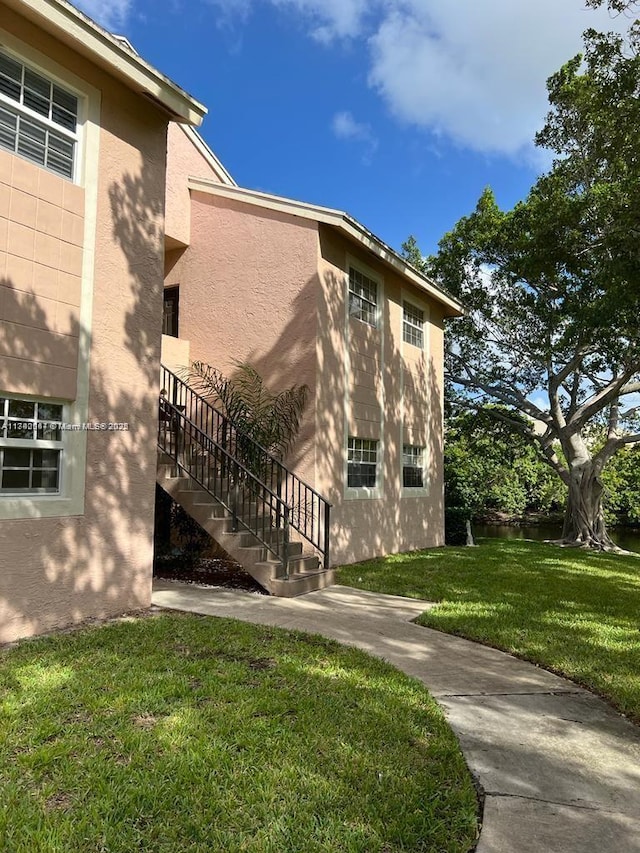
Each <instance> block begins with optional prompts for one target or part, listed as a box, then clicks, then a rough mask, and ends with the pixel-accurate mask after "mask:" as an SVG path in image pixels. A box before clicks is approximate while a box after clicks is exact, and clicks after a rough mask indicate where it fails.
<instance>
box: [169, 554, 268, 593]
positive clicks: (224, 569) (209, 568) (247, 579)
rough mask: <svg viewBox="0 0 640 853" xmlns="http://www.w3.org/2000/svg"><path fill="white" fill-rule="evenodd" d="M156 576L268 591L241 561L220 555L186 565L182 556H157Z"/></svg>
mask: <svg viewBox="0 0 640 853" xmlns="http://www.w3.org/2000/svg"><path fill="white" fill-rule="evenodd" d="M153 574H154V577H156V578H164V579H165V580H176V581H182V582H183V583H197V584H199V585H201V586H215V587H224V588H225V589H244V590H246V591H248V592H256V593H259V594H261V595H268V593H267V592H266V591H265V590H264V589H263V588H262V587H261V586H260V584H259V583H258V582H257V581H256V580H254V579H253V578H252V577H251V575H250V574H248V573H247V572H245V571H244V570H243V568H242V566H241V565H240V564H239V563H236V562H234V561H233V560H226V559H223V558H219V557H215V558H212V557H209V558H201V559H199V560H197V561H196V562H195V563H194V564H193V565H185V563H184V561H183V560H182V559H181V558H180V557H173V556H171V557H157V558H156V561H155V563H154V567H153Z"/></svg>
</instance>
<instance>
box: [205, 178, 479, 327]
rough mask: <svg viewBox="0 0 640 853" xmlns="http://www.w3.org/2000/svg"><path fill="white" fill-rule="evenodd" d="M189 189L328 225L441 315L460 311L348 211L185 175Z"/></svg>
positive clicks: (456, 302)
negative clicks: (405, 282)
mask: <svg viewBox="0 0 640 853" xmlns="http://www.w3.org/2000/svg"><path fill="white" fill-rule="evenodd" d="M189 189H190V190H192V191H194V192H202V193H207V194H208V195H215V196H219V197H220V198H227V199H231V200H233V201H237V202H242V203H244V204H249V205H253V206H254V207H262V208H266V209H268V210H274V211H277V212H280V213H286V214H288V215H289V216H299V217H300V218H302V219H311V220H313V221H315V222H321V223H323V224H324V225H329V226H331V227H332V228H335V229H336V230H337V231H339V232H340V233H341V234H342V235H343V236H345V237H348V238H349V239H350V240H351V241H352V242H355V243H359V244H360V245H361V246H363V247H364V248H366V249H367V250H368V251H370V252H371V253H372V254H373V255H375V256H376V257H377V258H378V259H379V260H381V261H383V262H384V263H385V264H386V265H387V266H389V267H391V269H393V270H394V272H397V273H399V274H400V275H402V276H404V278H406V279H407V280H408V281H410V282H411V284H413V285H414V286H415V287H417V288H419V289H420V290H422V291H423V292H424V293H426V294H428V295H429V296H430V297H431V298H432V299H434V300H435V301H436V302H438V303H439V304H440V305H441V306H442V308H443V313H444V316H445V317H460V316H461V315H462V314H463V313H464V309H463V307H462V304H461V303H460V302H458V300H457V299H454V298H453V296H450V295H449V294H448V293H446V292H445V291H444V290H442V288H440V287H438V285H437V284H436V283H435V282H434V281H432V280H431V279H430V278H428V277H427V276H425V275H423V274H422V273H421V272H419V271H418V270H417V269H415V267H412V266H411V264H408V263H407V262H406V261H405V260H404V258H403V257H402V256H401V255H399V254H398V253H397V252H396V251H395V250H394V249H392V248H391V247H390V246H388V245H387V244H386V243H384V242H383V241H382V240H380V238H379V237H376V236H375V234H372V233H371V231H369V230H368V229H367V228H365V227H364V225H362V224H361V223H360V222H358V221H357V219H354V218H353V217H352V216H349V214H348V213H344V212H343V211H341V210H333V209H332V208H330V207H318V206H316V205H313V204H307V203H306V202H303V201H295V200H294V199H290V198H284V197H282V196H276V195H269V194H268V193H260V192H257V191H256V190H248V189H245V188H243V187H237V186H236V187H232V186H224V185H221V184H217V183H215V182H214V181H211V180H208V179H205V178H189Z"/></svg>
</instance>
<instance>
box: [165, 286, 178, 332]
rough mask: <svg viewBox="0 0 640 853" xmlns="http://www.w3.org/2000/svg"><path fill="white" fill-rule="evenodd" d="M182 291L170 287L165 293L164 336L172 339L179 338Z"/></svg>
mask: <svg viewBox="0 0 640 853" xmlns="http://www.w3.org/2000/svg"><path fill="white" fill-rule="evenodd" d="M179 302H180V290H179V288H177V287H168V288H167V289H166V290H165V292H164V310H163V314H162V334H163V335H169V336H170V337H172V338H177V337H178V307H179Z"/></svg>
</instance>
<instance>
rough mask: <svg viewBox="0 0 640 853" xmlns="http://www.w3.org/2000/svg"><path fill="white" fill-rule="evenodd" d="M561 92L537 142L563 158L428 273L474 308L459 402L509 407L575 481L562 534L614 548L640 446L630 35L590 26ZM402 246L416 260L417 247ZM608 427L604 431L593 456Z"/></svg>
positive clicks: (486, 211) (460, 367)
mask: <svg viewBox="0 0 640 853" xmlns="http://www.w3.org/2000/svg"><path fill="white" fill-rule="evenodd" d="M548 91H549V102H550V106H551V109H550V112H549V115H548V116H547V121H546V124H545V126H544V128H543V130H542V131H541V132H540V133H539V134H538V136H537V139H536V142H537V144H538V145H541V146H544V147H546V148H548V149H550V150H551V151H552V152H554V154H555V155H556V159H555V160H554V162H553V166H552V168H551V169H550V170H549V172H548V173H547V174H544V175H542V176H541V177H540V178H539V179H538V180H537V181H536V183H535V184H534V186H533V187H532V189H531V191H530V192H529V194H528V196H527V198H526V199H524V200H523V201H521V202H520V203H519V204H517V205H516V206H515V207H514V208H513V209H512V210H509V211H503V210H501V209H500V208H499V207H498V205H497V203H496V200H495V198H494V195H493V193H492V191H491V190H490V189H487V190H485V192H484V193H483V194H482V196H481V198H480V199H479V201H478V204H477V206H476V209H475V210H474V211H473V212H472V213H471V214H470V215H468V216H465V217H463V218H462V219H461V220H460V221H459V222H458V223H457V225H456V226H455V228H454V229H453V230H452V231H451V232H450V233H448V234H446V235H445V236H444V237H443V238H442V240H441V241H440V244H439V252H438V254H437V256H435V257H432V258H430V259H429V260H428V263H427V265H426V267H427V272H428V274H430V275H431V276H432V277H434V278H435V279H437V280H438V281H439V282H440V283H441V284H442V285H443V286H444V287H446V288H448V289H449V290H450V291H451V292H452V293H453V295H454V296H456V297H457V298H458V299H459V300H460V301H461V302H462V304H463V305H464V306H465V307H466V309H467V310H466V314H465V316H464V317H463V318H461V319H459V320H456V321H454V322H453V323H452V324H451V326H450V328H449V331H448V336H447V352H446V372H447V375H448V378H449V380H450V383H451V387H453V388H454V389H455V393H456V395H457V396H458V398H459V401H460V402H461V403H462V404H464V405H466V406H467V407H468V408H471V409H475V410H479V409H483V408H484V409H485V410H486V411H487V412H489V411H490V409H488V408H487V406H488V405H489V404H492V405H494V406H495V405H497V406H499V407H502V408H501V409H500V408H496V409H494V410H493V411H494V413H495V414H496V418H497V420H500V421H505V420H507V421H508V422H509V423H510V424H511V426H512V428H513V429H514V430H516V431H518V432H519V433H520V434H521V435H522V436H523V437H524V438H525V439H526V440H527V441H528V442H530V443H531V444H532V445H533V446H535V447H536V448H537V451H538V453H539V454H540V455H541V456H542V457H544V459H545V460H546V462H547V464H548V465H549V466H550V467H551V468H552V469H553V470H554V471H555V472H556V474H557V476H558V477H559V478H560V479H561V480H562V482H563V483H564V484H565V485H566V486H567V487H568V492H567V493H568V511H567V516H566V521H565V532H564V538H565V540H566V541H567V542H582V543H584V544H589V545H593V546H594V547H608V546H609V545H610V541H609V540H608V537H607V535H606V529H605V525H604V520H603V516H602V504H601V496H602V480H601V475H602V473H603V471H606V468H607V464H608V463H609V462H610V460H611V459H612V457H613V456H615V454H616V453H617V452H619V451H620V450H621V449H622V448H624V447H625V446H627V445H628V444H632V443H634V442H638V441H640V432H639V431H638V430H637V427H636V425H635V424H634V417H633V416H634V414H635V413H636V412H638V411H640V408H637V407H636V406H635V405H634V403H633V402H632V401H633V396H632V395H633V394H635V393H637V392H639V391H640V324H639V323H638V317H639V316H640V252H638V234H639V233H640V193H639V192H638V187H639V186H640V157H638V128H639V127H640V98H639V97H638V93H639V92H640V56H639V55H638V54H637V53H636V52H635V51H634V50H633V49H630V48H629V46H628V44H627V43H625V41H624V39H622V38H621V37H618V36H616V35H613V34H609V35H603V34H600V33H596V32H594V31H589V32H587V33H586V34H585V52H584V56H577V57H574V58H573V59H571V60H570V61H569V62H567V63H566V64H565V65H564V66H563V68H562V69H560V71H558V72H557V74H554V75H553V76H552V77H551V78H550V80H549V82H548ZM405 251H406V253H407V254H411V255H412V256H415V255H419V250H418V248H417V246H416V245H415V241H408V242H407V244H405ZM535 422H537V424H535ZM596 423H604V424H605V425H606V440H605V441H604V443H603V444H602V445H601V446H600V447H599V448H598V449H597V451H595V452H593V451H592V448H591V447H590V445H589V443H588V441H587V437H588V434H589V431H590V430H591V429H592V428H593V425H594V424H596ZM534 424H535V425H534ZM488 452H489V453H491V451H490V450H489V451H488ZM493 457H494V458H495V454H493ZM463 464H464V460H463V459H459V460H457V461H456V467H457V469H461V467H462V466H463ZM473 464H475V463H469V465H470V466H471V467H472V465H473ZM481 464H482V463H478V465H480V467H481ZM497 464H499V460H498V462H496V465H497ZM481 475H482V472H481V470H480V468H478V469H477V470H469V472H468V474H467V475H466V476H465V477H463V480H462V483H459V484H458V485H457V488H458V490H459V491H461V492H462V494H461V495H460V496H459V497H458V498H457V499H456V500H463V501H464V503H465V505H474V503H475V504H477V503H478V500H479V494H478V493H479V489H480V486H479V485H478V484H479V483H480V479H481ZM480 485H481V483H480ZM499 489H500V493H501V495H502V497H501V499H503V500H504V501H506V502H507V503H508V504H510V505H511V506H513V507H515V506H522V505H523V502H525V501H526V497H525V494H524V492H523V491H522V490H521V489H520V488H519V485H518V476H517V472H516V476H514V478H513V480H512V481H511V482H509V483H505V484H504V485H502V486H500V487H499ZM485 491H486V490H485Z"/></svg>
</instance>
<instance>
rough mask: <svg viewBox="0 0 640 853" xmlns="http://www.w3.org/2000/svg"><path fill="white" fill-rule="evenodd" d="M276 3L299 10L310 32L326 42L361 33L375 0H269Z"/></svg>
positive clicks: (375, 2) (353, 36)
mask: <svg viewBox="0 0 640 853" xmlns="http://www.w3.org/2000/svg"><path fill="white" fill-rule="evenodd" d="M269 2H271V3H273V4H274V5H275V6H278V7H280V8H283V9H291V10H292V11H295V12H298V13H301V14H302V15H304V16H305V17H306V18H307V19H308V20H309V21H310V23H311V31H310V34H311V35H312V36H313V38H315V39H317V40H318V41H321V42H324V43H329V42H331V41H333V40H334V39H336V38H339V39H343V38H355V37H356V36H358V35H360V34H361V32H362V30H363V27H364V22H365V19H366V18H367V16H368V14H370V13H371V12H372V11H373V10H374V9H375V7H376V6H377V0H269Z"/></svg>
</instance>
